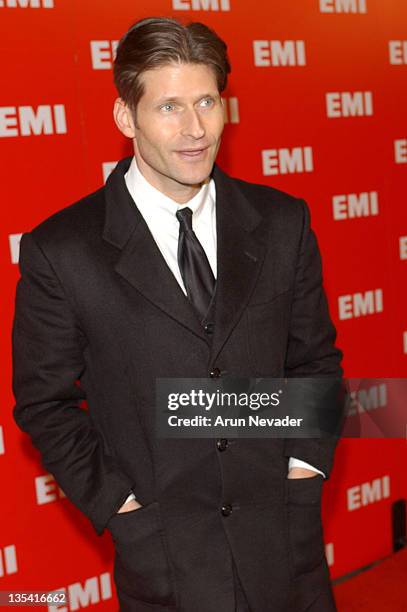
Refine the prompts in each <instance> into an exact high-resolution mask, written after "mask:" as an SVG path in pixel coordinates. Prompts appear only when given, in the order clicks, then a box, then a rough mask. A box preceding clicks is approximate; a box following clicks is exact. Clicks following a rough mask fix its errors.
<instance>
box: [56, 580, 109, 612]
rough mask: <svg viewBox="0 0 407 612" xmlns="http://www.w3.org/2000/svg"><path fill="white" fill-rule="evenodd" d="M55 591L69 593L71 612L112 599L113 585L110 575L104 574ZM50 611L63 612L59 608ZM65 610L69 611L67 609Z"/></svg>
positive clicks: (68, 599)
mask: <svg viewBox="0 0 407 612" xmlns="http://www.w3.org/2000/svg"><path fill="white" fill-rule="evenodd" d="M53 591H54V592H56V591H58V592H60V591H61V592H63V593H67V601H69V610H79V609H81V608H87V607H88V606H91V605H95V604H98V603H101V602H103V601H106V600H107V599H111V597H112V585H111V579H110V574H109V573H108V572H106V573H104V574H100V576H92V578H88V579H87V580H86V581H85V583H84V584H82V583H80V582H74V583H73V584H70V585H68V587H62V588H59V589H53ZM48 609H49V610H52V611H53V612H56V611H57V610H61V608H60V607H59V606H58V607H57V606H49V608H48ZM63 609H64V610H68V608H66V607H64V608H63Z"/></svg>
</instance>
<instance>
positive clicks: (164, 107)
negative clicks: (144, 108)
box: [160, 103, 174, 113]
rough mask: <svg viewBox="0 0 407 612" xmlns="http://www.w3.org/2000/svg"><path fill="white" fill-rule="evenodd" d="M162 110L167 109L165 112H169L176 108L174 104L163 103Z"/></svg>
mask: <svg viewBox="0 0 407 612" xmlns="http://www.w3.org/2000/svg"><path fill="white" fill-rule="evenodd" d="M160 108H161V110H163V111H165V112H167V113H168V112H169V111H172V110H173V109H174V105H173V104H169V103H168V104H163V105H162V106H161V107H160Z"/></svg>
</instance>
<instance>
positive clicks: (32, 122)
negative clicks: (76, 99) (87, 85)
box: [0, 104, 67, 138]
mask: <svg viewBox="0 0 407 612" xmlns="http://www.w3.org/2000/svg"><path fill="white" fill-rule="evenodd" d="M66 133H67V128H66V115H65V106H64V105H63V104H54V105H53V106H51V105H49V104H43V105H40V106H37V108H33V107H32V106H18V107H15V106H2V107H0V138H12V137H15V136H41V135H42V134H44V135H47V136H49V135H50V134H66Z"/></svg>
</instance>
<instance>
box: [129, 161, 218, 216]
mask: <svg viewBox="0 0 407 612" xmlns="http://www.w3.org/2000/svg"><path fill="white" fill-rule="evenodd" d="M125 181H126V185H127V188H128V190H129V192H130V195H131V196H132V198H133V200H134V201H135V202H136V205H137V207H138V208H139V210H140V211H141V212H142V214H143V215H144V216H147V217H149V218H152V217H155V216H156V215H167V216H169V215H171V218H173V219H174V220H176V216H175V213H176V212H177V210H180V209H181V208H185V207H188V208H190V209H191V210H192V212H193V214H194V219H196V220H197V219H198V217H199V216H200V215H201V213H202V211H203V209H204V207H205V204H206V203H207V202H208V201H209V202H210V203H211V205H212V206H213V204H214V202H213V193H214V181H213V179H210V180H207V181H205V183H204V184H203V185H202V187H201V189H200V190H199V191H198V193H197V194H195V195H194V197H193V198H191V199H190V200H189V201H188V202H186V203H185V204H178V203H177V202H176V201H175V200H173V199H172V198H169V197H168V196H166V195H165V194H163V193H162V192H161V191H159V190H158V189H156V188H155V187H153V185H151V183H149V182H148V181H147V179H145V178H144V176H143V174H142V173H141V172H140V170H139V167H138V165H137V162H136V158H135V157H133V159H132V160H131V163H130V167H129V169H128V171H127V173H126V174H125ZM210 196H212V197H210ZM177 223H178V221H177Z"/></svg>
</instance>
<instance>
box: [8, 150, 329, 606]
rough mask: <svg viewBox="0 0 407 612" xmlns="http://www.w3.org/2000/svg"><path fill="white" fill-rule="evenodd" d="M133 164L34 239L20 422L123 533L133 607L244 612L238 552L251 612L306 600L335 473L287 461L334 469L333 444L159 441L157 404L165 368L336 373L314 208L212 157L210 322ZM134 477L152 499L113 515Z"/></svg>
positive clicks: (123, 578)
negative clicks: (171, 258) (143, 197)
mask: <svg viewBox="0 0 407 612" xmlns="http://www.w3.org/2000/svg"><path fill="white" fill-rule="evenodd" d="M130 161H131V159H130V158H125V159H123V160H122V161H121V162H119V164H118V166H117V167H116V169H115V170H114V171H113V173H112V174H111V175H110V177H109V179H108V181H107V184H106V186H104V187H102V188H101V189H99V190H98V191H96V192H95V193H93V194H91V195H89V196H87V197H85V198H83V199H82V200H80V201H79V202H76V203H75V204H73V205H71V206H68V207H66V208H64V209H63V210H61V211H59V212H57V213H56V214H54V215H52V216H51V217H49V218H48V219H46V220H45V221H43V222H42V223H40V224H39V225H38V226H37V227H35V228H34V229H33V230H32V231H31V232H26V233H24V234H23V236H22V239H21V245H20V262H19V265H20V270H21V278H20V280H19V282H18V285H17V293H16V310H15V319H14V326H13V368H14V376H13V388H14V393H15V398H16V404H15V408H14V417H15V420H16V422H17V424H18V425H19V427H20V428H21V429H22V430H23V431H25V432H27V433H28V434H29V435H30V436H31V439H32V442H33V443H34V445H35V446H36V447H37V448H38V449H39V450H40V452H41V455H42V459H43V463H44V466H45V467H46V469H47V470H48V471H49V472H51V473H52V474H53V475H54V476H55V478H56V480H57V482H58V483H59V485H60V486H61V488H62V489H63V491H64V492H65V494H66V495H67V497H68V498H69V499H70V500H71V501H72V502H73V503H74V504H75V505H76V506H77V507H78V508H79V509H80V510H81V511H83V512H84V513H85V514H86V515H87V516H88V517H89V519H90V520H91V521H92V523H93V525H94V528H95V529H96V531H97V533H99V534H101V533H102V532H103V530H104V529H105V528H107V529H108V530H109V531H110V532H111V534H112V537H113V540H114V542H115V551H116V552H115V581H116V586H117V588H118V591H121V592H122V593H123V594H124V596H125V597H126V599H127V601H129V602H130V604H128V607H126V609H129V610H132V611H137V612H153V611H157V612H167V611H168V612H169V611H173V610H177V612H220V611H221V612H234V591H233V574H232V561H233V562H234V564H235V566H236V568H237V570H238V573H239V576H240V579H241V583H242V585H243V588H244V590H245V592H246V595H247V598H248V601H249V605H250V608H251V610H252V612H287V611H290V612H291V611H294V612H302V611H303V610H305V609H306V608H307V607H308V606H309V605H310V603H311V602H312V601H313V600H314V599H315V598H316V597H317V595H318V593H319V592H321V590H323V589H324V588H326V584H327V576H328V573H327V565H326V561H325V557H324V546H323V539H322V528H321V519H320V498H321V490H322V482H323V479H322V477H321V476H316V477H313V478H307V479H299V480H289V479H287V464H288V458H289V457H290V456H293V457H296V458H299V459H302V460H304V461H307V462H308V463H310V464H312V465H314V466H315V467H317V468H319V469H320V470H322V471H323V472H325V473H326V475H327V476H329V473H330V470H331V466H332V461H333V454H334V447H335V441H334V440H332V441H331V440H323V441H322V440H316V439H313V440H305V439H290V440H288V439H287V440H282V439H280V440H278V439H230V440H229V441H228V444H227V447H226V449H223V446H224V445H223V444H217V443H216V440H213V439H192V440H186V439H178V440H169V439H167V440H166V439H159V438H158V437H156V435H155V426H154V414H155V412H154V402H155V379H156V377H184V378H185V377H195V378H205V377H208V376H210V373H211V372H212V373H213V372H215V375H216V373H219V374H220V375H221V376H255V377H282V376H287V377H294V376H298V377H303V376H318V375H324V376H325V375H332V376H338V375H340V374H341V368H340V360H341V352H340V350H338V349H337V348H335V347H334V341H335V329H334V327H333V325H332V322H331V320H330V317H329V314H328V308H327V302H326V298H325V294H324V291H323V288H322V277H321V261H320V255H319V250H318V246H317V242H316V239H315V235H314V233H313V231H312V230H311V229H310V217H309V211H308V207H307V205H306V204H305V202H304V201H303V200H299V199H296V198H294V197H292V196H289V195H287V194H285V193H283V192H281V191H278V190H276V189H273V188H270V187H266V186H261V185H255V184H251V183H247V182H245V181H241V180H237V179H233V178H231V177H229V176H228V175H227V174H225V173H224V172H223V171H222V170H220V168H219V167H217V166H215V167H214V170H213V178H214V180H215V184H216V218H217V266H218V275H217V286H216V303H215V310H214V316H213V323H214V325H211V326H207V327H206V328H204V327H202V325H201V324H200V323H199V321H198V319H197V317H196V315H195V313H194V311H193V310H192V307H191V305H190V303H189V301H188V300H187V298H186V297H185V295H184V293H183V292H182V290H181V288H180V287H179V285H178V283H177V281H176V279H175V278H174V276H173V274H172V273H171V271H170V269H169V268H168V266H167V264H166V263H165V261H164V259H163V257H162V255H161V253H160V252H159V249H158V247H157V246H156V244H155V242H154V240H153V238H152V236H151V234H150V232H149V230H148V227H147V225H146V223H145V221H144V220H143V218H142V216H141V215H140V213H139V211H138V209H137V207H136V206H135V205H134V202H133V201H132V199H131V196H130V194H129V192H128V190H127V188H126V185H125V181H124V174H125V172H126V171H127V169H128V167H129V164H130ZM83 399H86V404H87V410H85V409H84V407H83V406H81V405H80V403H81V402H82V400H83ZM131 489H133V491H134V493H135V495H136V498H137V500H138V501H139V502H140V503H141V504H142V505H143V508H141V509H138V510H134V511H131V512H129V513H122V514H117V510H118V509H119V508H120V506H121V505H122V504H123V502H124V500H125V499H126V497H127V496H128V494H129V491H130V490H131ZM225 505H226V506H228V507H231V509H232V511H231V512H229V513H225V511H223V513H222V506H225ZM123 609H125V608H124V607H123Z"/></svg>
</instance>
